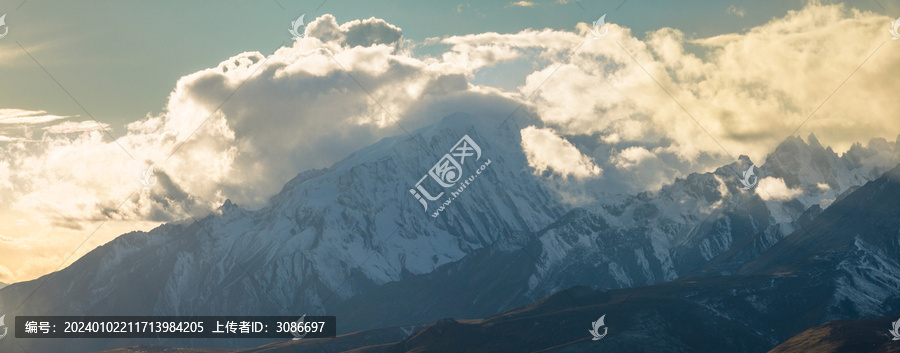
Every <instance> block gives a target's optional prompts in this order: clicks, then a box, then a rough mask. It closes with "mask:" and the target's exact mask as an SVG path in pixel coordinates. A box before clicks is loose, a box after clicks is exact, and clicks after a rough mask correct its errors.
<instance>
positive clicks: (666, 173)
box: [0, 0, 900, 278]
mask: <svg viewBox="0 0 900 353" xmlns="http://www.w3.org/2000/svg"><path fill="white" fill-rule="evenodd" d="M559 2H560V3H565V2H567V1H562V0H560V1H559ZM459 9H462V7H459ZM889 21H890V19H888V18H886V17H885V16H881V15H877V14H874V13H870V12H861V11H858V10H854V9H847V8H846V7H845V6H844V5H821V4H818V3H811V4H810V5H808V6H807V7H805V8H804V9H802V10H800V11H792V12H789V13H788V14H787V15H785V16H784V17H781V18H774V19H772V20H771V21H769V22H768V23H765V24H762V25H759V26H757V27H754V28H751V29H749V30H747V31H746V32H744V33H734V34H725V35H719V36H714V37H710V38H693V37H691V36H689V35H686V34H684V33H682V32H680V31H678V30H676V29H671V28H662V29H659V30H655V31H652V32H649V33H646V34H645V35H642V36H640V38H639V37H638V36H635V35H633V34H632V33H631V30H630V29H628V28H626V27H622V26H619V25H617V24H612V23H611V24H608V25H607V26H608V27H609V31H610V32H609V35H608V36H607V37H605V38H604V39H603V40H590V38H591V34H590V30H591V29H592V27H591V25H590V23H586V22H585V23H580V24H578V25H577V26H576V27H575V28H574V29H571V30H553V29H544V30H533V29H528V30H524V31H521V32H518V33H511V34H500V33H476V34H469V35H463V36H451V37H446V38H436V39H429V40H426V41H425V43H422V45H430V44H436V43H439V44H443V45H446V46H447V47H449V49H447V50H446V51H445V52H443V53H441V54H440V55H438V56H436V57H431V56H422V57H416V56H413V55H411V54H410V53H409V52H410V49H411V48H410V47H409V46H408V45H409V43H408V42H407V41H406V40H404V38H403V35H402V30H401V29H400V28H398V27H396V26H394V25H392V24H390V23H387V22H385V21H384V20H380V19H375V18H369V19H364V20H353V21H349V22H346V23H343V24H339V23H338V22H337V20H336V19H335V18H334V17H333V16H331V15H323V16H320V17H319V18H317V19H315V20H314V21H312V22H310V23H309V24H308V25H307V26H306V29H305V31H306V36H305V37H304V38H301V39H298V40H296V41H295V42H293V43H292V45H291V46H290V47H285V48H281V49H279V50H277V51H276V52H275V53H273V54H271V55H263V54H261V53H257V52H247V53H240V54H237V55H235V56H233V57H231V58H228V59H227V60H224V61H223V62H221V63H220V64H219V65H216V66H214V67H210V68H208V69H205V70H200V71H198V72H195V73H193V74H190V75H187V76H184V77H182V78H181V79H180V80H179V81H178V82H177V84H176V86H175V88H174V90H173V92H172V93H171V94H170V96H169V100H168V102H167V104H166V106H165V109H164V111H163V113H161V114H158V115H152V116H148V117H145V118H143V119H140V120H138V121H135V122H133V123H130V124H128V125H127V126H125V132H124V135H123V136H121V137H120V138H118V139H117V140H115V141H113V140H112V139H111V137H110V136H108V135H105V134H103V133H102V132H101V131H100V128H101V127H102V128H107V126H105V125H101V127H97V126H96V125H95V127H97V129H94V128H92V127H91V126H90V123H89V122H64V123H57V124H55V125H52V126H49V127H42V126H40V125H39V124H50V123H53V122H55V121H58V120H62V119H65V118H67V117H63V116H56V115H52V114H48V113H47V112H44V111H27V110H21V109H2V110H0V149H2V153H0V200H2V202H0V204H2V205H4V206H2V207H5V209H3V212H0V223H2V224H3V225H5V226H13V225H16V224H17V223H16V222H17V220H19V219H26V220H27V223H28V225H23V226H18V227H19V228H16V231H17V232H19V233H16V234H17V235H18V234H28V231H27V229H33V228H36V227H37V228H39V227H42V226H48V227H49V226H55V227H56V228H51V229H53V230H54V232H57V233H59V234H65V235H67V236H72V235H82V236H83V231H82V233H77V232H76V230H78V229H82V230H87V229H91V227H92V226H95V225H98V224H99V222H100V221H101V220H104V219H107V218H110V219H112V220H113V223H111V224H109V225H105V226H104V227H103V230H104V231H108V232H109V233H108V236H110V237H111V236H113V235H116V234H119V233H121V232H122V231H123V230H129V229H134V227H135V225H134V223H128V224H124V223H123V225H121V226H118V225H117V224H118V223H116V222H119V221H121V222H126V221H127V222H133V221H141V222H145V223H142V224H143V226H145V227H149V226H152V225H154V224H158V222H162V221H166V220H172V219H178V218H183V217H186V216H187V215H189V214H191V215H201V214H202V213H203V212H208V211H209V210H210V209H212V208H214V207H217V206H218V205H219V204H221V202H223V201H224V200H225V199H226V198H230V199H232V200H233V201H234V202H236V203H237V204H239V205H241V206H245V207H250V208H256V207H261V206H263V205H265V204H266V203H267V201H268V199H269V197H271V196H272V195H273V194H274V193H276V192H278V190H280V189H281V187H282V186H283V184H284V183H285V182H286V181H287V180H289V179H290V178H291V177H293V176H295V175H296V174H297V173H298V172H300V171H302V170H306V169H310V168H320V167H327V166H329V165H331V164H332V163H334V162H335V161H337V160H339V159H341V158H343V157H345V156H347V155H348V154H350V153H351V152H353V151H355V150H357V149H359V148H361V147H364V146H366V145H369V144H371V143H374V142H376V141H377V140H378V139H380V138H383V137H386V136H392V135H397V134H400V133H402V130H400V129H399V128H398V125H397V123H398V122H399V123H400V124H402V125H403V126H404V127H405V128H406V129H407V130H412V129H415V128H416V127H421V126H424V125H426V124H430V123H432V122H435V121H437V119H440V118H442V117H444V116H446V115H449V114H451V113H453V112H454V111H460V110H461V111H463V112H468V113H473V114H483V115H491V114H494V115H506V114H508V112H510V111H512V110H513V109H514V108H515V107H516V105H517V104H518V102H525V106H524V107H523V110H524V111H527V112H528V113H529V114H534V115H536V116H538V117H539V118H540V120H541V124H538V125H536V126H530V127H528V128H525V129H524V130H522V148H523V151H524V152H525V154H526V156H527V157H528V161H529V163H530V164H531V167H532V168H534V171H535V172H537V173H539V174H541V175H542V176H545V177H547V178H556V179H554V182H559V181H560V179H565V181H571V182H572V183H592V182H597V183H607V184H604V185H606V186H611V187H607V188H604V189H605V190H620V191H622V192H631V191H639V190H644V189H653V188H658V187H659V186H660V185H662V184H664V183H667V182H669V181H670V180H673V179H674V177H677V176H680V175H684V174H687V173H689V172H694V171H708V170H710V169H711V168H714V167H718V166H721V165H722V164H723V163H727V162H730V161H731V159H730V156H729V154H730V155H731V156H737V155H740V154H746V155H749V156H750V157H751V158H752V159H754V160H762V159H763V156H765V155H766V154H767V153H769V152H771V150H773V149H774V147H775V145H776V144H777V143H779V142H780V141H781V140H782V139H784V138H785V137H786V136H787V135H788V134H790V133H791V132H792V131H794V129H795V128H796V127H797V126H799V125H800V123H801V122H803V121H804V120H806V119H807V118H808V117H810V114H811V113H812V112H813V111H815V110H816V108H817V107H818V106H819V105H820V104H822V102H823V101H825V99H826V98H828V97H829V96H830V94H831V93H832V92H833V91H834V89H836V88H837V87H838V86H839V85H840V84H841V82H843V80H844V79H845V78H846V77H847V76H848V75H850V74H851V73H853V72H854V70H855V69H856V68H857V67H858V68H859V70H858V71H856V73H855V74H854V75H853V76H852V77H851V78H850V79H849V80H847V82H846V83H845V84H844V85H843V87H841V89H840V90H839V91H837V93H835V94H834V95H833V96H831V98H830V99H829V100H828V101H827V102H826V104H824V105H822V107H821V108H820V109H819V110H818V111H816V113H815V114H814V115H812V117H811V118H810V119H809V121H808V122H807V123H806V124H805V125H804V126H803V129H801V130H800V131H799V133H801V134H807V133H809V132H815V134H816V136H818V137H819V139H820V140H821V141H822V142H823V144H826V145H830V146H833V147H835V149H836V150H837V151H838V152H842V151H848V153H853V151H854V147H853V146H854V145H853V144H854V143H856V142H857V141H862V140H868V139H870V138H872V137H878V136H881V137H893V136H897V135H898V134H900V125H898V124H896V117H897V116H900V106H898V105H897V104H894V103H893V102H894V100H895V96H896V90H895V88H896V87H898V86H900V76H897V75H890V74H889V73H893V72H898V71H900V61H898V60H896V59H895V58H896V57H897V56H898V55H897V54H898V52H897V51H898V50H900V49H898V48H897V46H890V45H884V46H883V47H881V48H880V49H878V51H877V52H876V53H875V55H873V56H872V57H871V58H870V59H869V60H868V61H866V62H865V64H863V61H864V60H865V59H866V57H867V56H868V55H869V54H870V53H872V52H873V51H875V49H876V48H879V44H881V43H882V42H884V41H885V40H886V38H888V36H887V32H886V30H885V28H884V27H885V26H884V24H885V23H887V22H889ZM576 48H578V50H577V51H575V49H576ZM523 59H526V60H527V59H534V60H535V63H534V64H535V69H534V72H532V73H531V74H529V75H528V76H527V77H526V79H525V81H524V84H522V85H521V86H520V87H518V88H517V89H516V90H513V91H503V90H500V89H497V88H492V87H485V86H478V85H474V84H472V83H470V79H471V78H473V77H475V75H476V74H478V73H479V72H480V71H481V70H486V69H489V68H491V67H494V66H496V65H501V64H504V63H509V62H512V61H516V60H523ZM861 64H863V65H862V66H860V65H861ZM648 73H649V74H650V75H648ZM360 85H361V86H362V87H360ZM660 85H662V87H664V89H663V88H660ZM238 88H240V89H238ZM667 92H668V93H667ZM669 93H670V94H671V95H672V97H674V98H675V99H674V100H673V99H672V97H670V96H669ZM223 102H224V104H223ZM685 110H686V111H687V113H686V112H685ZM707 132H708V133H709V134H710V135H712V137H710V136H709V135H708V134H707ZM35 142H39V143H35ZM723 147H724V150H723ZM726 151H727V152H726ZM126 152H127V153H126ZM132 157H133V158H132ZM148 169H149V171H150V174H152V177H153V178H154V179H155V180H156V183H155V184H153V185H152V186H151V187H146V186H145V185H144V183H142V181H145V180H146V177H147V175H146V174H147V171H148ZM558 177H561V178H558ZM764 183H765V184H767V185H768V186H769V187H771V190H769V189H766V190H767V191H769V194H771V195H773V196H774V195H779V197H790V195H792V194H793V193H794V192H795V190H792V189H789V188H787V187H786V186H784V187H783V188H781V186H783V185H784V184H783V181H781V182H780V184H779V181H777V180H769V181H761V182H760V186H759V187H760V188H761V187H762V186H763V184H764ZM563 189H564V188H563ZM585 189H589V188H585ZM567 190H571V189H567ZM580 190H583V189H580ZM577 193H578V191H573V192H572V194H573V195H574V194H577ZM760 196H761V197H769V195H768V194H762V195H760ZM563 197H566V196H565V195H563ZM577 197H579V198H580V197H581V195H580V194H579V195H577ZM16 226H17V225H16ZM117 227H118V228H117ZM0 230H2V231H4V232H6V234H7V236H9V237H13V235H12V233H9V231H7V230H5V229H0ZM45 236H46V240H47V243H48V244H49V243H52V242H53V241H54V239H53V238H52V236H51V235H45ZM56 236H57V237H59V236H60V235H56ZM74 238H77V237H74V236H73V239H74ZM100 238H101V239H98V240H97V241H98V242H99V243H101V244H102V237H100ZM106 239H108V237H107V238H106ZM92 242H93V240H92ZM4 244H5V243H0V247H5V248H0V252H2V253H4V254H5V253H6V252H8V251H9V250H8V249H9V248H8V246H9V245H8V244H6V245H4ZM63 245H68V244H63ZM75 245H77V244H75ZM90 245H96V243H91V244H90ZM62 248H63V246H62V245H60V249H62ZM66 250H69V251H70V250H71V247H69V248H67V249H66ZM40 252H41V253H42V254H52V255H48V256H47V257H43V258H40V259H31V260H28V261H32V262H31V264H30V265H28V266H29V267H28V268H31V270H28V269H26V268H25V267H21V268H19V269H13V273H14V274H16V275H17V276H18V277H19V278H21V277H22V276H25V277H28V276H33V275H35V274H40V273H35V272H29V271H39V270H40V271H47V270H52V269H53V268H54V266H55V264H54V266H47V265H46V263H47V262H48V261H49V262H54V261H58V259H59V257H58V256H57V255H58V254H63V253H64V252H63V251H61V250H58V249H56V248H53V249H50V248H46V249H41V250H40ZM23 253H24V254H37V253H27V252H23ZM5 259H6V257H4V261H6V260H5ZM22 260H23V263H24V262H25V260H26V259H25V258H22ZM38 261H43V262H42V264H38V263H37V262H38ZM4 265H6V266H11V265H10V264H9V263H6V262H4Z"/></svg>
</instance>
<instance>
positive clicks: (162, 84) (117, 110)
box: [0, 0, 900, 132]
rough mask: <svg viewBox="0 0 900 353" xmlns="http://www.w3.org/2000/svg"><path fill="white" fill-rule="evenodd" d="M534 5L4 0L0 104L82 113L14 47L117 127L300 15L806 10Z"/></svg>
mask: <svg viewBox="0 0 900 353" xmlns="http://www.w3.org/2000/svg"><path fill="white" fill-rule="evenodd" d="M878 1H879V2H880V3H881V5H879V3H878V2H876V1H875V0H868V1H858V2H853V6H855V7H857V8H860V9H863V10H870V11H875V12H881V13H885V14H890V13H898V12H900V11H898V7H897V6H898V1H895V0H878ZM533 3H534V6H530V7H522V6H513V5H511V3H510V2H508V1H483V2H459V1H359V0H328V1H325V2H324V3H323V2H321V1H318V0H316V1H290V0H278V2H276V1H274V0H260V1H241V2H237V1H228V2H220V1H95V0H88V1H58V0H50V1H48V0H27V1H25V2H24V3H22V1H21V0H3V1H2V2H0V14H2V13H6V14H7V17H6V22H7V24H8V25H9V26H10V27H9V28H10V34H9V35H8V36H7V37H6V38H4V39H3V40H0V53H3V56H2V58H3V60H2V62H0V75H2V76H0V77H2V80H0V92H2V93H0V107H5V108H18V109H26V110H45V111H47V112H48V113H50V114H58V115H80V116H82V117H84V118H87V116H86V113H85V112H84V110H82V109H81V108H80V107H78V105H77V104H75V102H73V101H72V99H71V98H69V97H68V96H67V95H66V93H65V92H63V91H62V90H61V89H60V88H59V87H58V86H57V84H56V83H54V82H53V80H52V79H51V78H50V77H49V76H48V75H47V74H46V73H44V72H43V70H42V69H41V68H40V67H39V66H38V65H37V64H36V63H35V62H34V61H32V60H31V59H30V58H29V57H27V56H24V55H21V54H22V53H21V52H22V49H21V48H19V44H21V45H22V46H23V47H24V48H25V49H26V50H28V51H29V52H30V53H31V54H32V55H33V56H34V58H35V60H37V61H38V62H39V63H40V64H41V65H43V66H44V68H45V69H46V70H47V71H48V72H49V73H50V74H51V75H52V76H53V77H54V78H55V79H56V80H57V81H59V83H60V84H61V85H62V86H63V87H65V89H66V90H68V91H69V93H71V94H72V96H73V97H74V98H75V99H76V100H77V101H78V102H79V103H80V104H81V105H82V106H83V107H84V109H85V110H87V112H89V113H90V114H91V115H93V117H94V118H95V119H97V120H98V121H101V122H104V123H108V124H110V126H111V128H113V129H115V130H116V131H119V132H121V125H122V124H124V123H127V122H131V121H134V120H137V119H140V118H143V117H144V116H145V114H147V113H154V114H156V113H159V112H160V111H161V110H162V109H163V107H164V105H165V102H166V98H167V96H168V95H169V93H170V92H171V91H172V90H173V88H174V84H175V81H176V80H177V79H178V78H180V77H182V76H184V75H186V74H189V73H192V72H196V71H198V70H201V69H204V68H207V67H210V66H213V65H215V64H216V63H218V62H220V61H222V60H224V59H227V58H228V57H230V56H232V55H235V54H237V53H240V52H244V51H259V52H261V53H263V54H266V55H268V54H271V53H272V52H274V50H275V49H277V48H278V47H279V46H280V45H281V44H282V43H285V42H288V41H289V39H290V35H289V34H288V32H287V28H288V27H289V24H290V22H291V21H293V20H294V19H296V17H297V16H299V15H300V14H303V13H306V14H307V19H308V20H309V19H311V18H314V17H316V16H319V15H321V14H323V13H331V14H334V16H335V17H336V18H337V19H338V21H339V22H343V21H347V20H350V19H365V18H369V17H376V18H382V19H385V20H386V21H387V22H389V23H392V24H394V25H396V26H399V27H400V28H402V29H403V36H404V38H406V39H408V40H412V41H416V42H420V41H423V40H424V39H425V38H429V37H445V36H453V35H464V34H472V33H484V32H498V33H515V32H519V31H521V30H524V29H527V28H535V29H542V28H552V29H560V30H568V29H572V28H573V27H574V26H575V23H577V22H587V23H590V22H591V21H594V20H596V19H597V18H598V17H599V16H600V15H602V14H607V17H606V21H607V22H613V23H618V24H622V25H623V26H627V27H629V28H631V29H632V30H633V31H634V33H635V34H636V35H638V36H640V35H641V34H642V33H644V32H646V31H650V30H656V29H658V28H662V27H673V28H677V29H679V30H681V31H682V32H684V33H686V34H687V35H689V36H696V37H709V36H713V35H716V34H722V33H732V32H741V31H742V30H745V29H746V28H749V27H751V26H755V25H759V24H761V23H765V22H766V21H768V20H770V19H771V18H773V17H776V16H782V15H783V14H784V13H786V12H787V11H788V10H797V9H800V8H801V7H802V6H803V5H804V4H805V2H804V1H779V0H764V1H697V0H693V1H678V2H673V1H646V0H627V1H625V2H624V3H623V2H622V1H621V0H604V1H596V0H582V1H580V2H579V3H575V2H574V0H572V1H570V2H569V3H568V4H561V3H559V2H557V1H556V0H550V1H548V0H543V1H533ZM579 4H580V6H579ZM20 5H21V7H19V6H20ZM320 5H321V7H320V8H319V9H318V10H316V8H317V7H319V6H320ZM282 6H283V7H284V8H282ZM619 6H621V7H619ZM882 6H884V9H882ZM17 7H18V9H16V8H17ZM582 7H583V8H582ZM617 7H618V10H617V9H616V8H617ZM729 8H732V9H734V10H732V11H729ZM17 43H18V44H17ZM432 52H434V49H432V48H421V49H420V50H418V51H417V52H416V54H422V55H427V54H429V53H432ZM10 56H13V58H10ZM486 71H487V72H483V73H482V75H481V76H483V77H477V78H476V80H477V81H476V82H484V83H490V84H493V85H498V86H503V87H507V88H509V87H512V86H516V85H520V84H522V82H523V81H524V76H525V75H526V74H528V73H529V72H530V65H527V64H521V65H519V66H516V65H507V66H501V67H498V68H497V69H496V70H495V71H494V72H490V71H491V70H486Z"/></svg>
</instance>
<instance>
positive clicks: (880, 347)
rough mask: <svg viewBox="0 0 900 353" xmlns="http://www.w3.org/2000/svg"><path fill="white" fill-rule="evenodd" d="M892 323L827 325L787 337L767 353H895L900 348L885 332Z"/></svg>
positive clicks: (859, 321) (893, 319)
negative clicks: (787, 338)
mask: <svg viewBox="0 0 900 353" xmlns="http://www.w3.org/2000/svg"><path fill="white" fill-rule="evenodd" d="M896 319H897V318H896V317H890V318H888V317H883V318H878V319H869V320H838V321H830V322H827V323H824V324H822V325H819V326H816V327H813V328H811V329H809V330H806V331H803V332H801V333H800V334H798V335H796V336H794V337H791V339H789V340H787V341H786V342H784V343H782V344H779V345H778V346H777V347H775V348H773V349H772V350H771V351H769V353H803V352H818V353H897V352H900V344H897V342H896V341H892V338H893V336H892V335H891V334H890V333H889V332H888V330H889V329H890V328H891V327H892V326H891V323H892V322H893V321H895V320H896Z"/></svg>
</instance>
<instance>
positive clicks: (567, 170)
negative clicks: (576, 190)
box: [522, 126, 603, 178]
mask: <svg viewBox="0 0 900 353" xmlns="http://www.w3.org/2000/svg"><path fill="white" fill-rule="evenodd" d="M522 149H523V150H524V151H525V156H526V157H527V158H528V164H529V165H530V166H531V167H532V168H534V169H535V171H536V172H537V173H543V172H545V171H548V170H549V171H552V172H555V173H558V174H561V175H563V176H568V175H571V176H574V177H576V178H587V177H596V176H599V175H600V174H601V173H602V172H603V170H602V169H600V167H598V166H597V165H595V164H594V162H593V161H592V160H591V159H590V158H589V157H587V156H584V155H582V154H581V152H579V151H578V149H577V148H575V146H573V145H572V144H571V143H570V142H569V141H566V140H565V139H563V138H562V137H560V136H558V135H556V134H555V133H554V132H553V131H552V130H549V129H539V128H536V127H534V126H529V127H526V128H525V129H522Z"/></svg>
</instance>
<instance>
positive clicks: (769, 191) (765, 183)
mask: <svg viewBox="0 0 900 353" xmlns="http://www.w3.org/2000/svg"><path fill="white" fill-rule="evenodd" d="M755 192H756V195H757V196H759V198H761V199H763V200H765V201H769V200H775V201H787V200H790V199H793V198H795V197H797V196H799V195H801V194H803V190H802V189H799V188H796V189H791V188H788V186H787V184H785V183H784V180H782V179H780V178H773V177H765V178H763V179H762V180H760V181H759V184H758V185H757V186H756V190H755Z"/></svg>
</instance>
